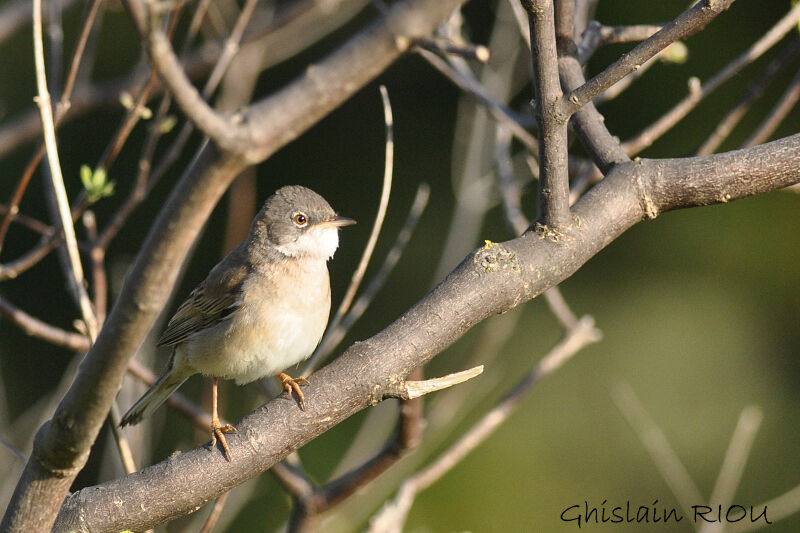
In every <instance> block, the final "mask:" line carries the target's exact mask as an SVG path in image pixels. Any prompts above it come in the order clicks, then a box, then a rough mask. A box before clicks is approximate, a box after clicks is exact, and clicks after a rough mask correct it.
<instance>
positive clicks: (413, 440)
mask: <svg viewBox="0 0 800 533" xmlns="http://www.w3.org/2000/svg"><path fill="white" fill-rule="evenodd" d="M482 372H483V365H480V366H477V367H475V368H471V369H469V370H465V371H463V372H456V373H454V374H449V375H447V376H443V377H441V378H433V379H428V380H423V381H404V382H402V383H398V384H397V386H396V387H395V388H394V389H393V390H391V391H388V395H389V396H391V397H396V398H400V399H403V400H410V401H404V402H403V405H402V407H401V409H400V417H399V420H398V431H397V433H396V434H395V436H393V437H392V438H390V439H389V441H388V442H387V443H386V444H385V445H384V447H383V448H382V449H381V450H380V451H379V452H378V453H377V454H375V455H374V456H372V457H371V458H369V459H367V460H366V461H365V462H364V463H363V464H361V465H360V466H358V467H357V468H354V469H353V470H351V471H349V472H347V473H346V474H344V475H342V476H341V477H339V478H337V479H335V480H334V481H331V482H329V483H327V484H326V485H324V486H322V487H319V488H313V489H312V490H311V491H310V492H309V491H308V489H309V483H308V482H307V481H306V480H305V479H304V478H303V477H300V483H297V481H298V479H297V478H296V475H295V477H287V478H285V481H286V485H289V486H290V487H291V489H292V490H293V495H294V496H295V500H296V501H295V510H294V512H293V514H292V519H291V522H290V525H289V531H292V532H296V531H305V530H308V529H310V522H311V521H312V520H314V519H315V518H316V517H317V516H318V515H319V514H320V513H323V512H325V511H327V510H329V509H330V508H331V507H333V506H334V505H336V504H338V503H339V502H341V501H343V500H344V499H345V498H347V497H349V496H351V495H352V494H354V493H355V492H356V491H357V490H358V489H360V488H362V487H364V486H365V485H366V484H367V483H369V482H370V481H372V480H373V479H375V478H376V477H377V476H378V475H379V474H381V473H382V472H384V471H385V470H386V469H387V468H389V467H390V466H391V465H392V464H394V463H395V462H397V461H398V460H399V459H400V457H402V456H403V455H404V454H405V453H406V452H407V451H408V450H410V449H412V448H413V447H415V446H416V445H417V444H418V443H419V438H420V431H421V426H422V424H421V420H422V404H421V403H420V402H419V401H418V400H420V399H421V398H420V397H421V396H423V395H425V394H429V393H431V392H435V391H439V390H442V389H445V388H448V387H452V386H453V385H457V384H459V383H463V382H465V381H467V380H469V379H472V378H474V377H476V376H478V375H479V374H481V373H482ZM403 407H407V409H404V408H403ZM283 475H284V474H282V477H283Z"/></svg>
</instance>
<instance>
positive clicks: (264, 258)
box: [120, 185, 356, 461]
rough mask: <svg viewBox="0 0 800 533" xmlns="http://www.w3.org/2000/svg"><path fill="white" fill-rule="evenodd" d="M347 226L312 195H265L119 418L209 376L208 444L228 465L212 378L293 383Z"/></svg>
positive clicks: (127, 420)
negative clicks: (218, 448) (155, 373)
mask: <svg viewBox="0 0 800 533" xmlns="http://www.w3.org/2000/svg"><path fill="white" fill-rule="evenodd" d="M355 223H356V222H355V220H353V219H350V218H345V217H341V216H338V215H337V214H336V213H335V212H334V210H333V209H332V208H331V206H330V205H329V204H328V202H326V201H325V199H324V198H323V197H322V196H320V195H319V194H317V193H315V192H314V191H312V190H310V189H307V188H305V187H301V186H299V185H287V186H285V187H281V188H280V189H278V190H277V191H276V192H275V194H273V195H272V196H270V197H269V198H268V199H267V201H266V202H265V203H264V206H263V207H262V208H261V211H259V212H258V215H256V217H255V219H254V220H253V222H252V224H251V225H250V234H249V235H248V236H247V239H246V240H245V241H244V242H242V243H241V244H240V245H239V246H237V247H236V248H235V249H234V250H233V251H232V252H231V253H229V254H228V255H227V256H226V257H225V258H224V259H223V260H222V261H220V262H219V263H218V264H217V265H216V266H215V267H214V268H213V269H212V270H211V272H209V274H208V276H207V277H206V279H205V280H203V282H202V283H200V285H198V286H197V287H196V288H195V289H194V290H193V291H192V292H191V294H190V295H189V297H188V298H187V299H186V301H185V302H183V304H181V306H180V307H179V308H178V310H177V311H176V312H175V315H174V316H173V317H172V318H171V319H170V321H169V324H168V325H167V329H166V330H165V331H164V333H162V334H161V337H160V338H159V340H158V345H159V346H172V355H171V356H170V359H169V362H168V363H167V367H166V369H165V370H164V372H163V374H161V377H159V378H158V380H157V381H156V382H155V383H154V384H153V386H152V387H150V389H149V390H148V391H147V392H146V393H145V394H144V396H142V397H141V398H139V400H138V401H137V402H136V403H135V404H133V406H132V407H131V408H130V409H129V410H128V412H127V413H125V415H124V416H123V417H122V421H121V422H120V426H125V425H128V424H137V423H139V422H141V421H142V419H143V418H145V417H147V416H149V415H150V414H152V413H153V411H155V410H156V409H157V408H158V407H159V406H160V405H161V404H162V403H164V401H166V399H167V398H168V397H169V396H170V394H172V393H173V392H175V390H176V389H177V388H178V387H180V386H181V384H182V383H183V382H184V381H186V380H187V379H188V378H189V377H190V376H192V375H194V374H198V373H200V374H203V375H205V376H210V377H211V378H212V386H211V404H212V409H211V410H212V413H211V445H212V449H213V447H214V446H215V445H216V442H217V439H219V442H220V444H221V445H222V449H223V452H224V455H225V458H226V459H227V460H229V461H230V450H229V449H228V443H227V441H226V440H225V433H227V432H230V431H236V429H235V428H234V427H233V426H230V425H225V426H223V425H221V424H220V422H219V417H218V415H217V380H218V378H223V379H233V380H235V381H236V383H237V384H240V385H241V384H244V383H249V382H251V381H255V380H257V379H259V378H262V377H264V376H268V375H272V374H275V375H276V376H277V377H278V379H280V380H281V383H282V384H283V388H284V390H286V392H288V393H289V395H290V396H291V395H292V392H293V391H294V392H295V393H296V394H297V398H298V401H299V402H300V406H301V408H302V407H303V406H304V397H303V392H302V391H301V390H300V385H299V384H300V383H301V382H304V381H305V379H304V378H302V377H301V378H297V379H294V378H292V377H291V376H289V375H288V374H285V373H283V372H282V370H284V369H285V368H287V367H289V366H292V365H294V364H297V363H299V362H300V361H303V360H304V359H306V358H307V357H308V356H310V355H311V353H312V352H313V351H314V348H316V346H317V344H318V343H319V341H320V339H321V338H322V334H323V333H324V331H325V326H326V325H327V323H328V315H329V313H330V308H331V286H330V280H329V278H328V267H327V264H326V263H327V261H328V259H330V258H331V257H333V254H334V252H335V251H336V248H337V247H338V246H339V231H338V230H339V228H340V227H342V226H349V225H351V224H355Z"/></svg>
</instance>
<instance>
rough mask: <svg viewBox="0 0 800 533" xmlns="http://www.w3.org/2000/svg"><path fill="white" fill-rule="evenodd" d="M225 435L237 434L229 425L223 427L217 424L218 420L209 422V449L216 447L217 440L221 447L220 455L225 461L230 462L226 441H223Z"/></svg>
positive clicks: (229, 452)
mask: <svg viewBox="0 0 800 533" xmlns="http://www.w3.org/2000/svg"><path fill="white" fill-rule="evenodd" d="M225 433H238V432H237V431H236V428H235V427H233V426H232V425H230V424H225V425H224V426H223V425H221V424H220V423H219V420H214V421H212V422H211V449H212V450H213V449H214V447H215V446H216V445H217V439H219V443H220V445H222V455H224V456H225V460H226V461H228V462H230V461H231V451H230V449H229V448H228V441H227V440H225Z"/></svg>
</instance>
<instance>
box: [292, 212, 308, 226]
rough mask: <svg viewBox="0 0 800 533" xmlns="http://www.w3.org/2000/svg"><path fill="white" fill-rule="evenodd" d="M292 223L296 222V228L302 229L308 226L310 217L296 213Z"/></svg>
mask: <svg viewBox="0 0 800 533" xmlns="http://www.w3.org/2000/svg"><path fill="white" fill-rule="evenodd" d="M292 222H294V224H295V226H297V227H300V228H302V227H303V226H305V225H306V224H308V217H307V216H306V214H305V213H295V214H294V215H292Z"/></svg>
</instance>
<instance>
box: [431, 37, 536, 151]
mask: <svg viewBox="0 0 800 533" xmlns="http://www.w3.org/2000/svg"><path fill="white" fill-rule="evenodd" d="M418 52H419V54H420V55H421V56H422V57H423V58H424V59H425V60H426V61H427V62H428V63H430V65H431V66H432V67H433V68H435V69H436V70H438V71H439V72H441V73H442V74H443V75H444V76H446V77H447V78H448V79H449V80H450V81H452V82H453V83H454V84H455V85H456V86H457V87H458V88H459V89H461V90H462V91H464V92H466V93H467V94H469V95H471V96H473V97H474V98H475V99H477V100H478V102H480V103H481V104H482V105H484V106H485V107H486V109H487V111H489V113H491V115H492V116H493V117H494V118H495V120H497V121H498V122H500V123H501V124H503V125H504V126H505V127H507V128H508V129H509V131H511V133H513V134H514V137H515V138H516V139H517V140H519V141H520V142H521V143H522V144H524V145H525V147H526V148H527V149H528V150H530V152H531V153H533V154H534V155H536V154H538V153H539V145H538V142H537V140H536V138H535V137H534V136H533V135H531V134H530V133H529V132H528V131H527V130H526V129H525V128H524V127H523V126H522V125H521V124H520V122H519V120H517V118H515V117H514V114H513V112H512V111H511V110H509V109H507V108H506V107H505V106H503V105H501V104H500V103H499V102H498V101H497V100H496V99H495V98H494V97H492V95H490V94H489V92H488V91H487V90H486V88H485V87H484V86H483V85H481V84H480V82H478V80H476V79H475V77H474V76H472V75H469V74H468V73H466V72H462V71H460V70H458V69H456V68H455V67H454V66H453V65H451V64H450V63H448V62H447V61H445V60H443V59H442V58H440V57H439V56H437V55H435V54H433V53H431V52H428V51H427V50H418Z"/></svg>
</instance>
